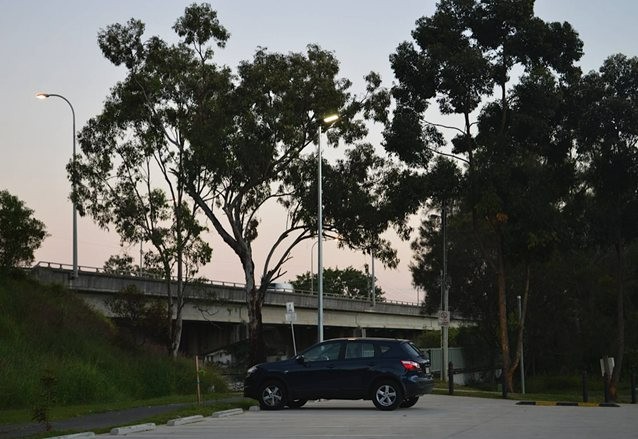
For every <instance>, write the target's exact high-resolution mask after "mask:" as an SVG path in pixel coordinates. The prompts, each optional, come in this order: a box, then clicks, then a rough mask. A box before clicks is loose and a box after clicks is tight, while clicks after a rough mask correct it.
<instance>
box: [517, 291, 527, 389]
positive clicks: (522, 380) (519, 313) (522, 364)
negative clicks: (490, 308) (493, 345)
mask: <svg viewBox="0 0 638 439" xmlns="http://www.w3.org/2000/svg"><path fill="white" fill-rule="evenodd" d="M516 299H517V300H518V322H519V325H522V324H523V323H522V322H523V311H522V309H521V296H516ZM524 352H525V349H523V341H522V339H521V393H522V394H523V395H524V394H525V354H524Z"/></svg>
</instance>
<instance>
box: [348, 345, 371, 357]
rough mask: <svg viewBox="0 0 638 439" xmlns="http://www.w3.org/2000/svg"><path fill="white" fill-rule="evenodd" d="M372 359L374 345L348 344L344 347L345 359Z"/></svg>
mask: <svg viewBox="0 0 638 439" xmlns="http://www.w3.org/2000/svg"><path fill="white" fill-rule="evenodd" d="M373 357H374V345H373V344H372V343H357V342H350V343H348V344H347V345H346V359H351V358H373Z"/></svg>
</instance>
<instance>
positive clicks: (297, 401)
mask: <svg viewBox="0 0 638 439" xmlns="http://www.w3.org/2000/svg"><path fill="white" fill-rule="evenodd" d="M307 402H308V400H307V399H293V400H292V401H288V403H286V405H287V406H288V407H290V408H291V409H298V408H299V407H303V405H304V404H306V403H307Z"/></svg>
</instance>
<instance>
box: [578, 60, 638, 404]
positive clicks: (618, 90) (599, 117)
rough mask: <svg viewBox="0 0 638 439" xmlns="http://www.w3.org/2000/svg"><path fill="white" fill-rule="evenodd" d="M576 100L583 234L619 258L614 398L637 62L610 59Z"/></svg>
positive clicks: (632, 180) (633, 187) (621, 348)
mask: <svg viewBox="0 0 638 439" xmlns="http://www.w3.org/2000/svg"><path fill="white" fill-rule="evenodd" d="M574 94H575V101H576V104H577V105H578V106H579V108H582V111H581V112H580V113H579V114H578V116H577V117H576V118H574V121H573V122H574V125H575V131H576V134H577V139H578V146H577V152H578V157H579V159H580V161H581V163H582V165H583V168H582V169H583V172H582V182H583V185H582V188H581V190H582V192H581V196H582V199H581V200H579V201H580V202H582V203H583V209H582V217H581V218H582V219H583V220H584V221H583V224H586V225H587V226H586V228H585V229H584V230H583V232H584V233H586V240H587V245H588V247H590V248H596V249H598V248H602V249H603V251H606V252H613V254H614V255H615V258H614V264H613V265H614V266H613V268H611V269H610V270H609V275H610V283H612V284H613V289H614V290H615V295H616V322H615V323H614V325H615V326H616V331H617V332H616V337H615V338H614V345H615V346H614V348H615V349H614V350H615V357H616V362H617V365H616V367H614V371H613V373H612V377H611V386H610V390H611V394H612V397H615V395H616V393H617V387H618V382H619V380H620V375H621V373H622V366H623V356H624V353H625V337H626V335H625V334H626V330H625V322H626V321H627V316H626V313H625V302H626V299H625V296H626V295H627V294H628V291H627V290H628V287H629V284H628V282H627V280H628V273H627V258H628V248H629V244H630V243H632V242H636V240H637V239H638V228H636V223H637V222H638V197H637V196H636V194H638V148H637V147H638V127H637V126H636V122H637V121H638V105H637V104H636V102H637V99H638V58H635V57H634V58H627V57H626V56H624V55H613V56H610V57H609V58H607V60H605V62H604V63H603V65H602V67H601V68H600V70H599V71H598V72H590V73H589V74H587V75H585V76H584V77H583V78H582V80H581V81H580V83H579V85H578V87H577V90H576V92H575V93H574Z"/></svg>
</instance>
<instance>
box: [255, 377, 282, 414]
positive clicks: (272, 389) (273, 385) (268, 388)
mask: <svg viewBox="0 0 638 439" xmlns="http://www.w3.org/2000/svg"><path fill="white" fill-rule="evenodd" d="M258 401H259V407H261V409H262V410H281V409H283V408H284V407H285V406H286V389H285V388H284V386H283V384H282V383H281V382H280V381H274V380H273V381H267V382H265V383H264V384H262V386H261V387H260V388H259V398H258Z"/></svg>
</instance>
